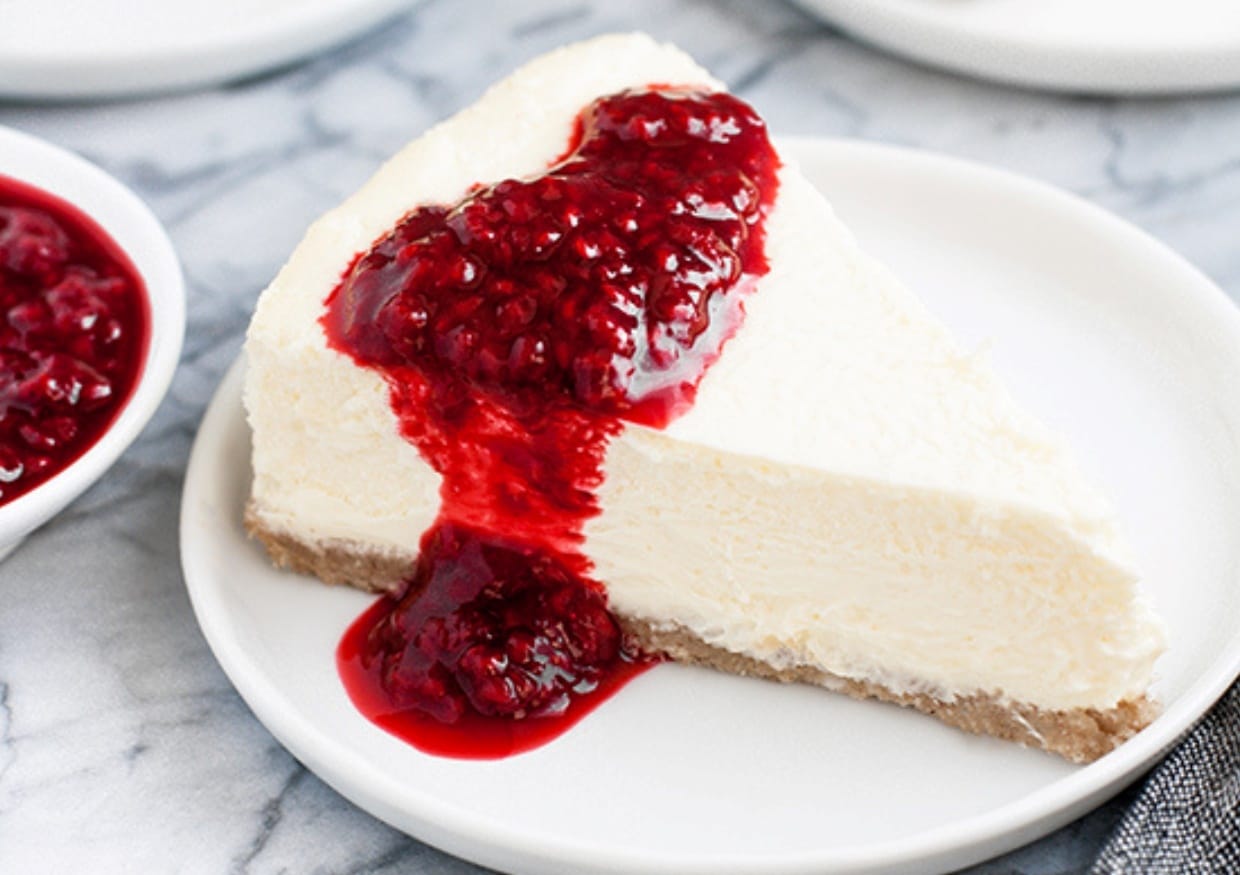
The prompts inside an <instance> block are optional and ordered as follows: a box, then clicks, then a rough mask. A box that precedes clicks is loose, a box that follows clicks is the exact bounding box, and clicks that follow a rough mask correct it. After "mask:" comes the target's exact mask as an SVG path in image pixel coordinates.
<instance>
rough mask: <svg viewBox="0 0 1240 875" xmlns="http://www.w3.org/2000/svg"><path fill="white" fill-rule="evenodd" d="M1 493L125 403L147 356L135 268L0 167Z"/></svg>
mask: <svg viewBox="0 0 1240 875" xmlns="http://www.w3.org/2000/svg"><path fill="white" fill-rule="evenodd" d="M0 314H2V315H0V504H5V503H7V502H9V501H12V500H13V499H15V498H17V497H18V496H20V495H23V494H25V493H27V492H29V491H30V490H31V489H33V488H35V487H36V486H38V485H39V484H40V483H43V482H44V481H46V480H48V479H50V478H51V477H52V476H54V475H55V474H57V473H58V472H60V471H62V470H63V469H65V468H67V467H68V466H69V465H70V464H71V463H72V462H73V461H74V460H75V459H77V458H78V457H79V456H81V455H82V454H83V453H85V452H86V451H87V450H88V449H90V447H91V446H92V445H93V444H94V443H95V442H96V441H97V440H98V439H99V438H100V437H101V436H102V435H103V433H104V432H105V431H107V429H108V426H109V425H111V423H112V421H113V420H114V419H115V418H116V416H117V414H118V413H119V412H120V410H121V409H122V408H123V407H124V406H125V401H126V400H127V399H128V398H129V395H130V393H131V391H132V390H133V387H134V386H135V385H136V384H137V381H138V373H139V371H140V370H141V368H142V362H143V359H144V358H145V356H146V348H147V338H148V323H149V315H148V304H147V300H146V290H145V287H144V285H143V283H142V280H141V278H140V277H139V275H138V272H137V270H136V269H135V268H134V266H133V264H132V263H131V262H130V261H129V258H128V257H127V256H126V255H125V253H124V252H123V251H122V250H121V248H120V247H119V246H118V245H117V244H116V243H115V242H114V241H113V240H112V238H111V237H109V236H108V234H107V232H105V231H104V230H103V229H102V228H101V227H99V225H98V224H96V223H95V222H94V221H93V220H92V219H90V218H89V217H88V216H86V215H85V214H84V213H82V212H81V211H80V210H78V209H77V208H76V207H74V206H73V205H71V204H69V203H67V202H65V201H64V200H61V199H60V198H58V197H56V196H54V195H52V194H49V193H48V192H45V191H42V190H41V189H37V188H34V187H32V186H30V185H27V184H25V183H22V182H18V181H17V180H14V179H9V178H7V177H0Z"/></svg>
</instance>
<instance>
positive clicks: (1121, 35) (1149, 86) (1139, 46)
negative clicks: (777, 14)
mask: <svg viewBox="0 0 1240 875" xmlns="http://www.w3.org/2000/svg"><path fill="white" fill-rule="evenodd" d="M797 3H799V4H800V5H801V6H803V7H805V8H806V9H807V10H809V11H811V12H814V13H816V14H818V15H820V16H821V17H823V18H825V19H826V20H828V21H830V22H832V23H834V24H837V25H839V26H840V27H842V28H844V29H845V30H847V31H850V32H851V33H853V34H855V35H856V36H858V37H860V38H861V39H863V40H866V41H868V42H872V43H874V44H875V45H878V46H882V47H883V48H885V49H889V50H891V51H893V52H896V53H897V54H901V55H907V56H908V57H910V58H914V59H916V60H919V61H924V62H925V63H928V64H933V65H934V66H938V67H944V68H946V69H948V70H954V71H956V72H959V73H966V74H969V75H976V76H981V77H983V78H986V79H996V80H998V81H1000V82H1007V83H1011V84H1014V85H1026V86H1032V87H1035V88H1053V89H1059V90H1064V91H1088V92H1102V93H1119V94H1164V93H1172V92H1184V91H1213V90H1221V89H1231V88H1235V87H1237V86H1240V4H1238V3H1236V2H1235V0H797Z"/></svg>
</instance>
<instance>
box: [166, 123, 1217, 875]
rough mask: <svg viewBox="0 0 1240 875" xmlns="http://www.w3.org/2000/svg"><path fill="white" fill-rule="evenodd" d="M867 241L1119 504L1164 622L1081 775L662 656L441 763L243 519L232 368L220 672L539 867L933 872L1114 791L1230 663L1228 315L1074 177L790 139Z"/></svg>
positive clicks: (192, 562) (471, 854) (201, 578)
mask: <svg viewBox="0 0 1240 875" xmlns="http://www.w3.org/2000/svg"><path fill="white" fill-rule="evenodd" d="M785 145H786V151H787V152H788V154H791V155H793V156H796V157H798V158H799V159H800V161H801V162H802V164H803V166H804V168H805V169H806V171H807V172H808V174H809V176H810V178H811V179H812V180H814V181H815V183H817V184H818V185H819V186H820V187H821V188H822V189H823V190H824V191H826V192H827V193H828V194H829V195H830V196H831V197H832V199H833V200H834V201H835V203H836V204H837V206H838V208H839V210H840V212H841V214H842V215H843V217H844V218H845V220H846V221H848V222H850V223H851V224H852V226H853V227H854V228H855V229H856V231H857V234H858V235H859V237H860V239H861V241H862V243H863V244H864V245H865V246H866V247H868V248H869V249H870V250H872V251H874V252H875V253H876V254H878V255H879V256H880V257H882V258H883V259H885V260H886V261H887V262H888V263H889V264H890V265H891V266H892V267H893V268H894V269H895V270H896V271H897V272H898V273H899V274H901V275H902V276H903V277H904V278H905V279H906V280H907V281H909V282H911V283H912V284H913V285H914V286H915V287H916V288H917V289H918V290H919V291H920V292H921V293H922V294H923V295H924V297H925V298H926V300H927V301H928V302H929V304H930V306H931V307H932V308H933V309H934V310H935V311H937V312H938V313H940V314H941V315H942V316H943V317H944V318H945V319H946V320H947V321H948V322H949V323H951V325H952V326H953V327H954V328H955V329H956V330H957V332H958V334H959V335H960V336H961V337H962V338H963V339H964V340H965V342H966V343H970V344H972V343H976V342H979V341H980V340H981V339H982V338H987V337H991V338H994V340H995V359H996V364H997V366H998V368H999V369H1000V371H1002V372H1003V374H1004V375H1005V376H1006V377H1007V378H1008V379H1009V381H1010V383H1011V385H1012V386H1013V389H1014V390H1015V391H1016V392H1017V394H1018V396H1019V397H1021V398H1023V399H1024V400H1025V401H1026V402H1027V404H1028V405H1029V406H1030V407H1032V408H1033V409H1034V410H1035V411H1036V412H1038V413H1039V414H1041V415H1042V416H1043V417H1044V418H1045V419H1047V420H1049V421H1051V422H1052V423H1054V424H1055V425H1057V426H1059V427H1060V428H1061V429H1063V430H1064V431H1066V432H1068V434H1069V437H1070V438H1071V439H1072V441H1073V442H1074V443H1075V445H1076V446H1077V447H1078V448H1079V451H1080V455H1081V456H1082V459H1083V462H1084V463H1085V465H1086V466H1087V467H1088V468H1090V469H1092V471H1093V472H1094V473H1095V474H1096V475H1097V477H1098V478H1100V479H1101V480H1102V482H1103V485H1104V486H1105V487H1106V488H1107V489H1108V491H1109V492H1110V493H1111V494H1112V495H1113V496H1114V498H1115V499H1116V501H1117V502H1118V504H1119V507H1120V511H1121V513H1122V516H1123V518H1124V523H1125V524H1126V525H1127V528H1128V529H1129V531H1130V533H1131V535H1132V538H1133V541H1134V543H1135V546H1136V548H1137V551H1138V553H1139V559H1140V561H1141V564H1142V566H1143V568H1144V569H1145V570H1146V571H1147V573H1148V576H1149V580H1148V585H1149V588H1150V589H1151V590H1152V592H1153V595H1154V597H1155V599H1156V601H1157V604H1158V607H1159V608H1160V609H1161V611H1162V612H1163V614H1164V615H1165V616H1166V618H1167V620H1168V622H1169V624H1170V630H1171V648H1172V649H1171V651H1170V653H1169V654H1168V655H1167V656H1166V657H1165V658H1164V660H1163V661H1162V662H1161V663H1160V670H1161V679H1160V680H1159V682H1158V684H1157V692H1158V693H1159V694H1160V695H1161V696H1162V698H1163V700H1164V701H1165V702H1166V704H1167V710H1166V712H1165V714H1164V715H1163V716H1162V717H1161V718H1160V719H1159V720H1158V721H1157V722H1156V723H1154V725H1153V726H1151V727H1150V728H1149V729H1147V730H1146V731H1145V732H1144V733H1142V734H1141V735H1139V736H1138V737H1137V738H1135V739H1134V740H1132V741H1130V742H1128V743H1127V744H1126V745H1124V746H1123V747H1122V748H1121V749H1120V750H1118V751H1117V752H1115V753H1113V754H1111V755H1109V756H1107V757H1105V758H1103V759H1102V760H1101V761H1099V762H1097V763H1094V764H1093V765H1090V766H1088V767H1083V768H1081V767H1073V766H1070V765H1068V764H1067V763H1065V762H1062V761H1060V760H1059V759H1057V758H1055V757H1052V756H1049V755H1047V754H1043V753H1038V752H1035V751H1029V750H1024V749H1022V748H1019V747H1016V746H1013V745H1009V744H1005V743H1003V742H999V741H996V740H993V739H987V738H976V737H972V736H968V735H965V734H963V733H960V732H957V731H955V730H953V729H949V728H948V727H946V726H943V725H941V724H939V723H937V722H936V721H934V720H931V719H929V718H927V717H924V716H922V715H919V714H916V713H913V712H910V711H905V710H901V709H899V708H895V707H891V706H887V705H880V704H876V703H870V702H858V701H854V700H851V699H847V698H844V697H842V696H833V695H830V694H828V693H825V692H823V691H821V690H817V689H813V688H809V687H792V686H782V685H779V684H769V683H765V682H762V681H750V680H744V679H740V678H735V677H729V676H724V675H721V674H716V673H713V672H710V671H705V670H701V669H692V668H685V667H681V666H672V665H665V666H660V667H658V668H656V669H655V670H653V671H651V672H649V673H647V674H645V675H642V676H641V677H639V678H638V679H637V680H636V681H635V682H633V683H632V684H631V685H630V686H628V687H626V688H625V689H624V690H622V691H621V693H620V694H619V695H617V696H616V697H615V698H614V699H612V700H610V701H608V702H606V703H605V704H604V705H603V706H602V707H601V708H599V709H598V710H597V711H596V712H594V713H593V714H591V715H590V716H589V717H587V718H586V719H585V720H584V721H583V722H582V723H581V724H579V725H578V726H577V727H575V728H574V729H573V730H572V731H570V732H569V733H568V734H567V735H565V736H564V737H562V738H561V739H559V740H557V741H555V742H553V743H552V744H550V745H548V746H546V747H544V748H540V749H538V750H535V751H533V752H531V753H529V754H526V755H523V756H518V757H514V758H511V759H507V760H501V761H498V762H481V763H479V762H463V761H457V760H450V759H437V758H435V757H430V756H426V755H424V754H421V753H419V752H418V751H416V750H414V749H412V748H410V747H407V746H405V745H404V744H402V743H401V742H399V741H397V740H396V739H395V738H393V737H391V736H389V735H388V734H386V733H385V732H383V731H382V730H380V729H378V728H376V727H375V726H373V725H371V724H370V723H368V722H367V721H366V720H365V719H364V718H362V717H361V716H360V715H359V714H358V713H357V712H356V711H355V710H354V708H353V707H352V705H351V704H350V703H349V700H348V699H347V698H346V696H345V693H344V690H343V689H342V687H341V684H340V682H339V680H338V679H337V676H336V669H335V665H334V662H333V653H334V650H335V646H336V643H337V640H338V638H339V637H340V635H341V633H342V632H343V631H344V629H345V627H346V626H347V625H348V623H349V621H350V620H352V619H353V618H354V617H355V616H356V615H357V614H358V613H360V612H361V611H362V609H363V608H364V607H365V606H366V605H367V604H369V602H370V599H369V598H368V597H366V596H364V595H361V594H359V593H357V592H353V591H346V590H344V589H341V588H339V587H326V586H322V585H319V584H317V583H316V582H314V581H311V580H308V579H305V578H302V577H298V576H295V575H291V574H286V573H279V572H276V571H274V570H272V569H271V568H270V567H269V565H268V563H267V560H266V558H265V557H264V555H263V552H262V550H261V549H260V548H259V547H257V546H256V545H255V544H253V543H251V542H248V541H247V540H246V538H245V535H244V533H243V531H242V528H241V522H240V520H241V511H242V505H243V502H244V501H245V497H246V494H247V489H248V481H249V466H248V446H249V432H248V429H247V427H246V425H245V421H244V419H243V416H242V412H241V406H240V384H241V366H240V365H238V366H237V367H234V369H233V370H232V372H231V373H230V374H229V376H228V378H227V379H226V380H225V381H224V384H223V385H222V386H221V388H220V390H219V393H218V394H217V396H216V399H215V401H214V402H213V403H212V405H211V408H210V409H209V411H208V413H207V416H206V418H205V420H204V421H203V424H202V428H201V431H200V432H199V435H198V440H197V443H196V445H195V447H194V452H193V457H192V458H191V460H190V466H189V473H188V476H187V479H186V485H185V493H184V504H183V508H182V519H181V550H182V554H181V555H182V560H183V562H184V567H185V576H186V580H187V582H188V585H189V591H190V596H191V598H192V599H193V603H194V609H195V611H196V612H197V615H198V620H199V622H200V623H201V625H202V628H203V631H204V632H205V633H206V636H207V640H208V641H209V642H210V645H211V647H212V649H213V650H214V651H215V654H216V656H217V658H218V659H219V661H220V664H221V665H222V666H223V667H224V670H225V671H226V672H227V673H228V675H229V676H230V677H231V678H232V680H233V682H234V683H235V684H236V686H237V689H238V690H239V691H240V692H241V694H242V696H244V697H245V699H246V701H247V702H248V703H249V705H250V707H251V708H253V709H254V712H255V714H257V715H258V717H259V719H260V720H262V721H263V722H264V723H265V724H266V725H267V727H268V728H269V729H270V730H271V732H272V733H273V734H274V735H275V736H276V737H277V738H278V739H279V740H280V741H281V742H282V743H283V744H284V745H285V746H287V747H288V748H289V750H291V751H292V752H293V753H294V754H295V755H296V756H297V757H298V758H299V759H300V760H301V761H302V762H304V763H305V764H306V765H307V766H308V767H309V768H310V769H312V770H313V771H314V772H316V773H317V774H318V775H319V776H320V777H322V778H323V779H324V780H326V781H327V782H328V783H330V784H331V785H332V786H333V787H335V788H336V789H337V790H339V791H340V792H341V793H343V794H344V795H345V796H347V797H348V798H349V799H352V800H353V801H354V802H356V803H357V804H358V805H360V806H361V807H362V808H365V809H366V810H367V811H370V812H371V813H373V814H375V815H376V816H378V817H380V818H382V819H383V820H386V821H387V822H388V823H391V824H393V825H394V826H397V827H399V828H400V829H403V830H406V831H407V832H409V833H411V834H413V835H415V836H417V837H418V838H421V839H423V840H425V841H427V842H429V843H431V844H434V845H437V846H439V847H441V848H444V849H446V850H448V851H450V852H452V853H454V854H458V855H460V856H462V857H465V858H468V859H470V860H474V861H476V862H479V863H481V864H484V865H487V866H491V867H494V868H497V869H501V870H505V871H511V872H522V873H574V875H581V873H604V872H606V873H676V875H689V873H711V875H726V873H745V875H758V873H810V872H813V873H822V872H875V871H882V872H887V873H896V872H924V871H933V870H944V869H948V868H953V867H959V866H964V865H967V864H969V863H972V862H976V861H978V860H980V859H984V858H986V857H988V856H992V855H994V854H997V853H1000V852H1002V851H1005V850H1007V849H1010V848H1012V847H1015V846H1017V845H1020V844H1022V843H1025V842H1027V841H1030V840H1032V839H1034V838H1036V837H1038V836H1040V835H1042V834H1044V833H1046V832H1048V831H1050V830H1051V829H1053V828H1055V827H1057V826H1060V825H1061V824H1064V823H1066V822H1067V821H1069V820H1071V819H1072V818H1074V817H1076V816H1078V815H1079V814H1081V813H1083V812H1085V811H1086V810H1088V809H1089V808H1091V807H1092V806H1094V805H1097V804H1098V803H1099V802H1101V801H1102V800H1103V799H1105V798H1107V797H1108V796H1110V795H1111V794H1113V793H1115V792H1116V791H1117V790H1118V789H1120V788H1121V787H1122V786H1123V785H1124V784H1126V783H1127V782H1129V781H1131V780H1133V779H1134V778H1135V777H1136V776H1137V775H1139V774H1140V773H1141V771H1142V769H1143V768H1145V767H1146V766H1147V765H1148V764H1149V763H1151V762H1152V761H1153V760H1154V759H1155V758H1156V757H1158V756H1159V754H1160V753H1161V752H1162V751H1163V750H1164V749H1165V748H1166V746H1168V745H1170V744H1172V743H1173V742H1174V741H1175V740H1176V739H1177V737H1178V736H1179V735H1180V734H1181V733H1182V732H1183V731H1184V730H1185V729H1187V728H1188V726H1189V725H1190V724H1191V723H1192V722H1193V720H1194V719H1195V718H1196V717H1197V716H1198V715H1200V714H1201V713H1203V712H1204V711H1205V710H1206V709H1207V707H1208V706H1209V705H1210V704H1211V703H1212V702H1213V701H1214V700H1215V699H1216V698H1217V697H1218V696H1219V695H1220V694H1221V693H1222V691H1223V690H1224V689H1225V688H1226V686H1227V685H1228V684H1229V682H1230V681H1231V680H1232V679H1233V678H1234V677H1236V675H1237V673H1240V631H1238V630H1237V624H1236V617H1237V616H1240V586H1238V585H1237V583H1238V581H1237V569H1238V568H1240V541H1238V540H1237V537H1236V533H1237V532H1240V488H1238V487H1240V482H1238V481H1240V446H1237V435H1240V395H1238V394H1237V393H1236V391H1235V385H1236V376H1237V374H1240V314H1238V313H1237V311H1236V309H1235V308H1234V307H1233V306H1232V305H1231V304H1230V302H1228V301H1227V300H1226V299H1225V298H1224V296H1223V295H1222V294H1221V293H1220V292H1219V290H1218V289H1217V288H1216V287H1215V286H1213V285H1212V284H1211V283H1210V282H1209V281H1208V280H1206V279H1205V278H1204V277H1203V276H1202V275H1201V274H1199V273H1198V272H1197V271H1195V270H1194V269H1193V268H1192V267H1190V266H1189V265H1188V264H1187V263H1185V262H1184V261H1183V260H1182V259H1180V258H1179V257H1178V256H1176V255H1175V254H1173V253H1172V252H1170V251H1169V250H1168V249H1166V248H1165V247H1164V246H1162V245H1161V244H1159V243H1158V242H1156V241H1155V240H1153V239H1152V238H1150V237H1148V236H1146V235H1144V234H1142V233H1141V232H1139V231H1137V230H1136V229H1134V228H1132V227H1131V226H1129V225H1127V224H1125V223H1123V222H1121V221H1120V220H1118V219H1116V218H1114V217H1112V216H1110V215H1109V214H1107V213H1104V212H1103V211H1101V210H1099V209H1097V208H1095V207H1092V206H1090V205H1089V204H1087V203H1085V202H1083V201H1081V200H1078V199H1076V198H1074V197H1072V196H1070V195H1066V194H1063V193H1060V192H1058V191H1055V190H1053V189H1051V188H1048V187H1047V186H1044V185H1041V184H1039V183H1035V182H1031V181H1028V180H1025V179H1021V178H1018V177H1014V176H1011V175H1009V174H1005V173H1001V172H998V171H995V170H989V169H985V168H982V167H979V166H976V165H973V164H967V163H962V162H959V161H954V160H949V159H945V158H939V157H933V156H929V155H925V154H920V153H916V152H910V151H902V150H897V149H892V148H887V147H880V146H873V145H866V144H858V143H846V142H831V141H814V140H797V141H790V142H788V143H786V144H785Z"/></svg>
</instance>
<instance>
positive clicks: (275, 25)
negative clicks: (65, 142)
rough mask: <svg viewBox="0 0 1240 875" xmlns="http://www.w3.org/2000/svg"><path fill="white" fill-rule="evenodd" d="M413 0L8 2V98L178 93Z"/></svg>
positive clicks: (1, 34)
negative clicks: (178, 90)
mask: <svg viewBox="0 0 1240 875" xmlns="http://www.w3.org/2000/svg"><path fill="white" fill-rule="evenodd" d="M414 2H415V0H87V2H83V0H0V21H2V22H3V26H0V97H17V98H24V99H47V98H51V99H66V98H84V97H119V96H122V95H132V94H149V93H152V92H160V91H171V90H176V89H182V88H192V87H198V86H201V85H210V84H214V83H217V82H224V81H227V80H230V79H236V78H239V77H242V76H250V75H254V74H256V73H261V72H264V71H266V70H270V69H272V68H274V67H278V66H280V65H281V64H287V63H290V62H292V61H295V60H298V59H300V58H304V57H306V56H307V55H311V54H313V53H315V52H318V51H321V50H323V49H326V48H328V47H329V46H333V45H337V44H339V43H343V42H345V41H346V40H348V39H351V38H352V37H354V36H357V35H358V34H360V33H363V32H364V31H366V30H368V29H370V28H371V27H374V26H375V25H376V24H378V23H379V22H380V21H382V20H383V19H385V18H387V17H389V16H391V15H394V14H395V13H396V12H398V11H399V10H401V9H403V8H407V7H409V6H412V5H413V3H414Z"/></svg>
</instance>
